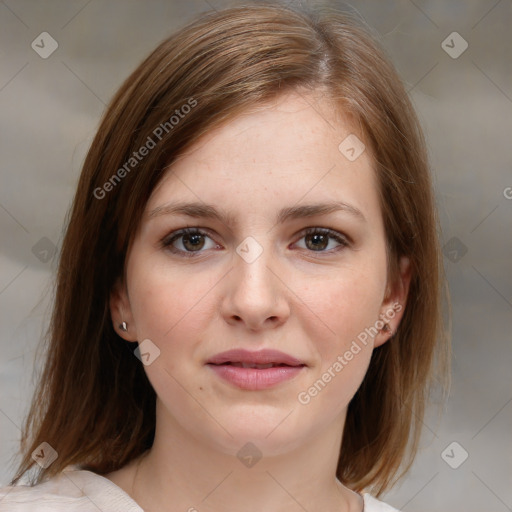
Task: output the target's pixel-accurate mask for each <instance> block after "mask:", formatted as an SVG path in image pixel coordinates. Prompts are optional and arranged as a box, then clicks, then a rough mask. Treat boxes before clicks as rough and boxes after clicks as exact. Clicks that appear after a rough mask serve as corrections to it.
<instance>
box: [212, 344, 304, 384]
mask: <svg viewBox="0 0 512 512" xmlns="http://www.w3.org/2000/svg"><path fill="white" fill-rule="evenodd" d="M207 366H208V367H209V368H211V369H212V370H213V371H214V372H215V373H216V374H217V375H218V376H219V377H221V378H223V379H224V380H227V381H228V382H230V383H231V384H234V385H235V386H237V387H239V388H242V389H246V390H252V391H256V390H260V389H267V388H270V387H272V386H275V385H277V384H279V383H281V382H284V381H287V380H289V379H291V378H293V377H295V376H296V375H297V374H298V373H300V372H301V371H302V369H303V368H304V367H305V366H306V365H305V364H304V363H303V362H302V361H299V360H298V359H296V358H294V357H292V356H290V355H288V354H285V353H283V352H280V351H278V350H269V349H265V350H260V351H258V352H250V351H248V350H243V349H235V350H228V351H227V352H222V353H220V354H217V355H215V356H213V357H212V358H211V359H209V360H208V361H207Z"/></svg>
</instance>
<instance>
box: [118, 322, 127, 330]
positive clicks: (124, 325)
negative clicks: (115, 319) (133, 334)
mask: <svg viewBox="0 0 512 512" xmlns="http://www.w3.org/2000/svg"><path fill="white" fill-rule="evenodd" d="M119 329H121V331H124V332H127V331H128V324H127V323H126V322H125V321H124V320H123V321H122V322H121V323H120V324H119Z"/></svg>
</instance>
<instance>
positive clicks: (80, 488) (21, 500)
mask: <svg viewBox="0 0 512 512" xmlns="http://www.w3.org/2000/svg"><path fill="white" fill-rule="evenodd" d="M363 499H364V512H398V511H397V510H396V509H394V508H392V507H390V506H389V505H386V504H385V503H383V502H382V501H379V500H377V499H375V498H373V497H372V496H370V495H369V494H367V493H364V494H363ZM59 511H62V512H98V511H102V512H144V511H143V509H142V508H141V507H140V506H139V505H137V503H136V502H135V501H133V500H132V498H130V496H129V495H128V494H126V493H125V492H124V491H123V490H122V489H121V488H120V487H118V486H117V485H115V484H114V483H113V482H111V481H110V480H109V479H108V478H105V477H103V476H101V475H97V474H96V473H93V472H92V471H85V470H80V469H76V468H74V467H72V466H69V467H68V468H66V469H64V471H63V472H62V473H60V474H59V475H58V476H56V477H54V478H52V479H50V480H47V481H46V482H43V483H41V484H38V485H35V486H33V487H31V486H29V485H16V486H8V487H3V488H0V512H59Z"/></svg>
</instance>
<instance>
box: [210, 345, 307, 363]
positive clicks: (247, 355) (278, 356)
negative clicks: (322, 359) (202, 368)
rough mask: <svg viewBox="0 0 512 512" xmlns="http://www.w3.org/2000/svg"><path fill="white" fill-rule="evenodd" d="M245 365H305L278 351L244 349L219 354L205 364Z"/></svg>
mask: <svg viewBox="0 0 512 512" xmlns="http://www.w3.org/2000/svg"><path fill="white" fill-rule="evenodd" d="M224 363H246V364H270V363H272V364H285V365H287V366H305V363H304V362H302V361H300V360H299V359H297V358H295V357H292V356H290V355H288V354H285V353H284V352H280V351H279V350H271V349H263V350H258V351H256V352H251V351H249V350H245V349H233V350H228V351H226V352H220V353H219V354H216V355H214V356H213V357H211V358H210V359H208V361H207V364H224Z"/></svg>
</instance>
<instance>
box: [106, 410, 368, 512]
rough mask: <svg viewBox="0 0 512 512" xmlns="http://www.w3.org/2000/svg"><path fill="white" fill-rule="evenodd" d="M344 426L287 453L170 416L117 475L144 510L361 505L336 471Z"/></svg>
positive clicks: (229, 511)
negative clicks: (212, 439) (206, 432)
mask: <svg viewBox="0 0 512 512" xmlns="http://www.w3.org/2000/svg"><path fill="white" fill-rule="evenodd" d="M159 412H161V411H158V409H157V414H158V413H159ZM162 414H165V413H162ZM163 424H165V428H163V426H162V425H163ZM159 427H160V428H159ZM342 428H343V421H342V420H340V421H339V422H334V423H333V424H332V425H331V426H330V432H319V433H318V434H317V435H316V436H314V437H313V438H312V439H311V440H309V441H308V442H307V443H303V444H301V445H300V446H299V447H296V448H295V449H293V450H291V451H287V452H286V453H280V454H273V455H267V454H265V453H261V452H265V449H264V448H263V449H262V450H261V451H260V450H259V448H256V447H255V446H256V445H257V443H258V442H256V443H254V444H246V445H245V449H243V450H242V452H241V454H240V455H239V456H236V455H233V454H228V453H225V452H224V451H223V450H222V449H219V448H218V447H215V446H212V445H211V444H208V443H206V442H203V441H202V440H200V439H197V438H195V437H193V436H191V435H190V433H189V432H186V431H184V430H183V429H182V428H181V427H180V426H179V425H177V424H176V423H175V422H172V421H171V420H170V418H166V420H165V422H163V421H157V430H156V433H155V441H154V444H153V447H152V448H151V449H150V450H149V451H148V452H146V453H145V454H144V455H143V456H142V457H140V458H139V459H138V460H137V462H136V463H134V464H132V465H131V471H130V475H131V483H130V484H129V485H126V484H127V482H126V483H125V485H123V484H122V483H121V481H120V480H119V481H117V482H116V481H115V479H114V478H112V480H113V481H114V482H115V483H118V485H120V486H121V487H125V490H126V491H127V492H128V493H129V494H131V495H132V497H133V499H134V500H135V501H137V502H138V503H139V505H140V506H141V507H142V508H144V510H145V511H146V512H155V511H157V510H158V511H162V510H166V511H167V510H168V511H175V510H176V511H178V510H179V511H184V510H186V511H189V512H196V511H199V510H200V511H201V512H218V511H222V512H234V511H237V512H238V511H240V510H244V511H247V512H257V511H258V512H259V511H261V510H265V511H268V512H281V511H283V512H284V511H288V512H289V511H290V510H297V511H301V512H302V511H304V510H307V511H309V512H314V511H316V510H322V511H324V512H331V511H332V512H334V511H336V512H353V511H360V510H361V508H362V503H361V498H360V496H358V495H356V494H355V493H353V492H352V491H350V490H348V489H347V488H346V487H344V486H343V485H341V483H340V482H339V481H338V480H337V478H336V466H337V462H338V454H339V449H340V445H341V432H342ZM243 444H244V443H242V445H243ZM263 444H264V442H263V441H262V442H261V443H260V445H261V446H263ZM259 457H261V458H259ZM126 487H128V489H126Z"/></svg>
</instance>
